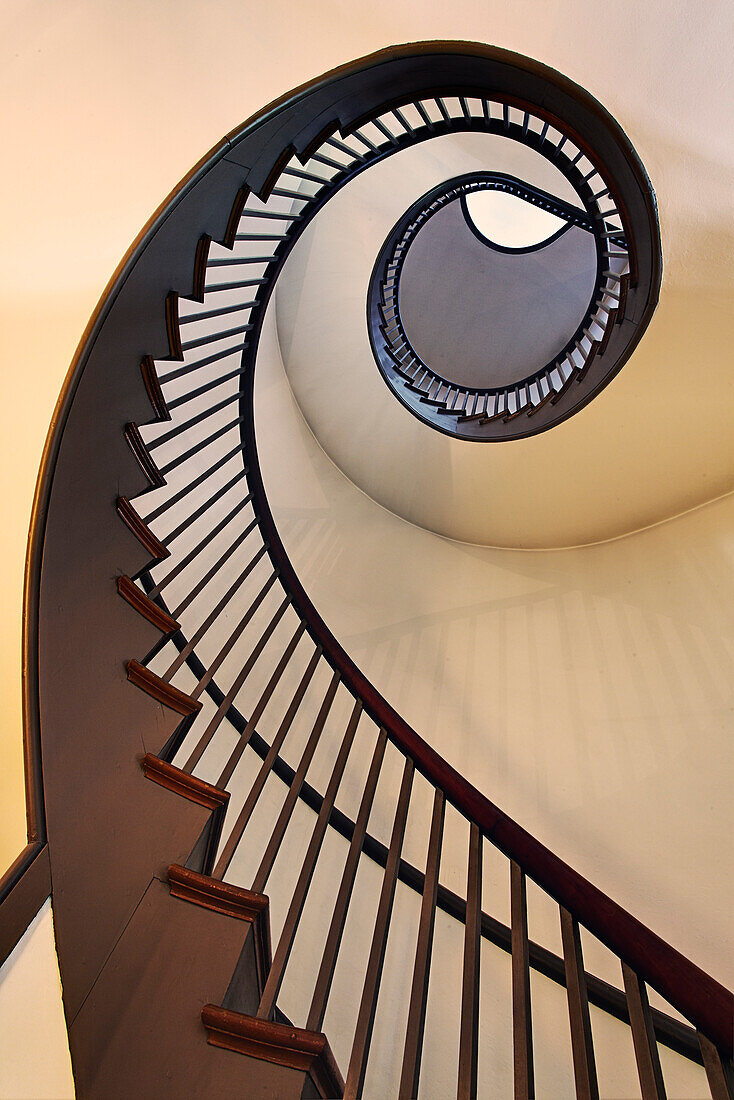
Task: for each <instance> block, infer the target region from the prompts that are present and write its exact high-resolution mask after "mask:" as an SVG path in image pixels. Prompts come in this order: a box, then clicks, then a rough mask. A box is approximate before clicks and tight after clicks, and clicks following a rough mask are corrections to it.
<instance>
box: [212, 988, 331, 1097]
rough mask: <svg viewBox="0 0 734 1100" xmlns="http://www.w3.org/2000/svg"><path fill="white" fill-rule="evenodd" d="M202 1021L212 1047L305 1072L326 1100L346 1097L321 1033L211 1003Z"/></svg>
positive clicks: (327, 1045) (325, 1040)
mask: <svg viewBox="0 0 734 1100" xmlns="http://www.w3.org/2000/svg"><path fill="white" fill-rule="evenodd" d="M201 1019H202V1022H203V1024H204V1027H205V1028H206V1033H207V1042H208V1043H211V1045H212V1046H218V1047H223V1048H224V1049H225V1050H233V1051H236V1052H238V1053H240V1054H248V1055H249V1056H250V1057H251V1058H258V1059H260V1060H261V1061H264V1062H271V1063H274V1064H275V1065H279V1066H288V1067H289V1068H290V1069H296V1070H303V1071H305V1072H306V1073H308V1074H309V1075H310V1077H311V1079H312V1081H313V1083H314V1085H315V1086H316V1088H317V1089H318V1090H319V1092H320V1094H321V1096H323V1097H340V1096H342V1095H343V1094H344V1080H343V1078H342V1076H341V1073H340V1072H339V1068H338V1066H337V1064H336V1060H335V1059H334V1055H333V1054H332V1052H331V1048H330V1046H329V1043H328V1041H327V1038H326V1036H325V1035H324V1034H323V1033H322V1032H318V1031H305V1030H304V1029H303V1028H299V1027H291V1026H290V1025H288V1024H279V1023H274V1022H272V1021H270V1020H259V1019H257V1018H256V1017H254V1016H245V1015H243V1014H242V1013H240V1012H231V1011H230V1010H229V1009H226V1008H220V1007H219V1006H217V1005H212V1004H208V1005H204V1007H203V1008H202V1010H201Z"/></svg>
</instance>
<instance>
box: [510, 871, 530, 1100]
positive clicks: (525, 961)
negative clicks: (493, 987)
mask: <svg viewBox="0 0 734 1100" xmlns="http://www.w3.org/2000/svg"><path fill="white" fill-rule="evenodd" d="M510 923H511V927H512V1049H513V1068H514V1096H515V1100H534V1097H535V1076H534V1070H533V1024H532V1014H531V1009H530V948H529V944H528V903H527V887H526V882H525V875H524V874H523V871H522V868H521V867H520V866H519V865H518V864H517V863H515V862H514V861H513V862H511V863H510Z"/></svg>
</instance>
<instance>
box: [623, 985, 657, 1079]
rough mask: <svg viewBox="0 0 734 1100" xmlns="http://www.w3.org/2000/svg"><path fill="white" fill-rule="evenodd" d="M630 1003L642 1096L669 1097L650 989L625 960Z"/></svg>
mask: <svg viewBox="0 0 734 1100" xmlns="http://www.w3.org/2000/svg"><path fill="white" fill-rule="evenodd" d="M622 976H623V979H624V988H625V993H626V994H627V1004H628V1005H629V1013H630V1025H631V1027H632V1039H633V1042H634V1045H635V1059H636V1061H637V1073H638V1075H639V1078H640V1089H641V1091H642V1100H666V1093H665V1084H664V1082H663V1073H662V1070H661V1068H660V1058H659V1057H658V1048H657V1043H656V1042H655V1029H654V1027H653V1023H652V1015H651V1013H650V1005H649V1003H648V1000H647V990H646V989H645V986H644V984H643V983H642V982H641V981H640V980H639V978H638V977H637V975H636V974H635V972H634V971H633V970H631V969H630V968H629V967H628V966H627V964H626V963H622Z"/></svg>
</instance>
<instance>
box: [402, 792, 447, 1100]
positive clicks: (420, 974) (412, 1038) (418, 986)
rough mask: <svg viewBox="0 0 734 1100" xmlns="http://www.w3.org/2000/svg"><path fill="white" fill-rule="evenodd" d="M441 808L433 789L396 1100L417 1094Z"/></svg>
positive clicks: (442, 801) (408, 1099)
mask: <svg viewBox="0 0 734 1100" xmlns="http://www.w3.org/2000/svg"><path fill="white" fill-rule="evenodd" d="M445 808H446V802H445V799H444V796H443V792H442V791H440V790H438V789H437V790H436V792H435V794H434V798H433V817H432V819H431V832H430V837H429V841H428V857H427V859H426V877H425V881H424V883H423V899H422V901H421V915H420V920H419V923H418V941H417V944H416V949H415V965H414V967H413V985H412V988H411V991H410V1007H409V1009H408V1029H407V1032H406V1036H405V1050H404V1053H403V1068H402V1071H401V1075H400V1088H399V1090H398V1096H399V1097H400V1100H412V1098H413V1097H415V1096H417V1095H418V1081H419V1078H420V1068H421V1054H422V1051H423V1031H424V1028H425V1023H426V1004H427V1002H428V981H429V977H430V971H431V952H432V949H433V929H434V926H435V921H436V897H437V895H438V872H439V866H440V863H441V842H442V840H443V823H444V815H445Z"/></svg>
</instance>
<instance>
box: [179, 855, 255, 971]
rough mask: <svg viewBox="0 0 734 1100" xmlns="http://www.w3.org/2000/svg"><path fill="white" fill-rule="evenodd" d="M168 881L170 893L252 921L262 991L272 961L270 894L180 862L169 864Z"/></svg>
mask: <svg viewBox="0 0 734 1100" xmlns="http://www.w3.org/2000/svg"><path fill="white" fill-rule="evenodd" d="M168 882H169V885H170V887H171V896H172V897H174V898H180V899H181V900H182V901H189V902H191V903H192V904H194V905H200V906H201V907H202V908H204V909H211V910H213V912H215V913H223V914H224V915H225V916H228V917H235V918H236V919H237V920H243V921H247V922H248V924H251V925H252V931H253V934H254V948H255V966H256V970H257V978H258V983H259V991H260V993H262V990H263V989H264V988H265V982H266V980H267V976H268V972H269V970H270V965H271V962H272V946H271V942H270V918H269V905H270V900H269V898H268V897H267V896H266V895H265V894H255V893H253V891H252V890H245V889H244V887H242V886H235V885H233V884H232V883H230V882H222V881H221V880H220V879H216V878H212V877H211V876H210V875H201V874H199V873H198V871H192V870H191V869H190V868H188V867H182V866H181V865H180V864H179V863H172V864H171V866H170V867H169V868H168Z"/></svg>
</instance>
